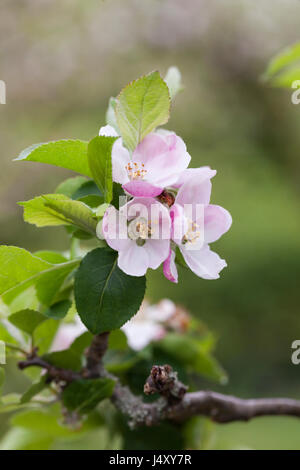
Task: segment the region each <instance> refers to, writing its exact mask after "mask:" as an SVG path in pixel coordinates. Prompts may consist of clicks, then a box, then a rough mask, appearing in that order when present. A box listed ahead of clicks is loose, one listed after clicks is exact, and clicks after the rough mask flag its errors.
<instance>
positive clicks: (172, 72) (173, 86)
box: [165, 67, 183, 100]
mask: <svg viewBox="0 0 300 470" xmlns="http://www.w3.org/2000/svg"><path fill="white" fill-rule="evenodd" d="M165 82H166V84H167V85H168V88H169V92H170V97H171V99H172V100H173V99H174V98H175V96H176V95H177V94H178V93H179V92H180V91H182V90H183V85H182V81H181V73H180V71H179V69H178V68H177V67H170V68H169V69H168V71H167V74H166V76H165Z"/></svg>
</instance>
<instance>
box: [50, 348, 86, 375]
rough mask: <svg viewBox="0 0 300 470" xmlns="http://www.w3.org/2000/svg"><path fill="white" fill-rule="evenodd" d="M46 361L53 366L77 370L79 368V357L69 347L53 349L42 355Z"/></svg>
mask: <svg viewBox="0 0 300 470" xmlns="http://www.w3.org/2000/svg"><path fill="white" fill-rule="evenodd" d="M42 359H44V360H45V361H46V362H49V363H50V364H52V365H53V366H55V367H59V368H61V369H70V370H73V371H75V372H78V371H79V370H80V369H81V366H82V364H81V357H80V356H79V355H78V354H76V353H74V352H73V351H72V350H71V349H64V350H62V351H54V352H51V353H48V354H44V355H43V356H42Z"/></svg>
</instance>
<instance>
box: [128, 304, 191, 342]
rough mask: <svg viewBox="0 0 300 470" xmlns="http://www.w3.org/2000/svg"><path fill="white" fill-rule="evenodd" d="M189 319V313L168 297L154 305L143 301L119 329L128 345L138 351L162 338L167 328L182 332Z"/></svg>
mask: <svg viewBox="0 0 300 470" xmlns="http://www.w3.org/2000/svg"><path fill="white" fill-rule="evenodd" d="M189 321H190V318H189V315H188V314H187V313H186V312H185V311H184V310H183V309H182V308H180V307H178V306H177V305H176V304H174V302H172V301H171V300H169V299H163V300H161V301H160V302H158V303H157V304H154V305H150V304H149V303H148V302H147V301H144V302H143V303H142V306H141V308H140V310H139V311H138V313H137V314H136V315H135V316H134V317H133V318H132V319H131V320H129V321H128V322H127V323H125V325H124V326H123V327H122V328H121V329H122V330H123V331H124V333H125V334H126V336H127V341H128V344H129V346H130V347H131V348H132V349H134V350H135V351H140V350H141V349H143V348H144V347H146V346H147V345H148V344H149V343H151V342H152V341H157V340H159V339H162V338H163V337H164V336H165V335H166V333H167V331H168V330H175V331H178V332H180V333H182V332H184V331H185V330H186V329H187V327H188V325H189Z"/></svg>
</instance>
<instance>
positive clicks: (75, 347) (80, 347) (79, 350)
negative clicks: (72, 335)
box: [70, 331, 93, 356]
mask: <svg viewBox="0 0 300 470" xmlns="http://www.w3.org/2000/svg"><path fill="white" fill-rule="evenodd" d="M92 340H93V335H92V334H91V333H90V332H89V331H85V332H84V333H82V334H81V335H80V336H78V338H76V339H75V340H74V341H73V343H72V344H71V346H70V348H71V349H72V351H73V352H74V353H75V354H77V355H78V356H82V354H83V353H84V351H85V349H86V348H88V347H89V346H90V344H91V342H92Z"/></svg>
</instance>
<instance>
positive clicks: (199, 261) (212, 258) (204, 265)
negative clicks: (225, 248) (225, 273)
mask: <svg viewBox="0 0 300 470" xmlns="http://www.w3.org/2000/svg"><path fill="white" fill-rule="evenodd" d="M180 251H181V253H182V255H183V257H184V259H185V262H186V264H187V265H188V266H189V268H190V269H191V270H192V271H193V272H194V273H195V274H197V276H199V277H202V278H203V279H218V278H219V277H220V276H219V273H220V271H222V269H223V268H225V267H226V266H227V264H226V261H225V260H223V259H221V258H220V257H219V255H217V253H214V252H213V251H211V250H210V248H209V246H208V245H205V246H204V247H203V248H202V249H201V250H187V249H185V247H180Z"/></svg>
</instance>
